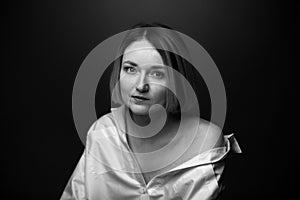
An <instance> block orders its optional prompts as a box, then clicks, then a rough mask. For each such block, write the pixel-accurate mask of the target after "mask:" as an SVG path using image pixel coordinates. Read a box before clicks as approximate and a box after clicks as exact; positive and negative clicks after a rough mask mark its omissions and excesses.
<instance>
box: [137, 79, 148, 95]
mask: <svg viewBox="0 0 300 200" xmlns="http://www.w3.org/2000/svg"><path fill="white" fill-rule="evenodd" d="M145 79H146V76H145V74H141V76H140V77H139V80H138V82H137V85H136V90H137V91H138V92H140V93H146V92H148V91H149V89H150V86H149V84H148V83H147V82H146V80H145Z"/></svg>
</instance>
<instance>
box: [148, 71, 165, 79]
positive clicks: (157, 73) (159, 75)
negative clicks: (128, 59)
mask: <svg viewBox="0 0 300 200" xmlns="http://www.w3.org/2000/svg"><path fill="white" fill-rule="evenodd" d="M151 76H153V77H155V78H163V77H164V73H162V72H153V73H151Z"/></svg>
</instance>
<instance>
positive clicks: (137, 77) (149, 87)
mask: <svg viewBox="0 0 300 200" xmlns="http://www.w3.org/2000/svg"><path fill="white" fill-rule="evenodd" d="M166 70H167V67H166V66H164V63H163V60H162V57H161V56H160V54H159V53H158V51H157V50H156V49H155V48H154V47H153V45H152V44H151V43H150V42H149V41H148V40H146V39H142V40H138V41H135V42H133V43H131V44H130V45H129V46H128V47H127V48H126V49H125V51H124V54H123V60H122V63H121V71H120V89H121V96H122V99H123V102H124V103H125V105H126V106H127V107H129V109H130V110H131V111H132V112H133V113H134V114H136V115H147V114H148V111H149V109H150V107H151V106H152V105H154V104H160V105H162V106H164V105H165V93H166V88H165V87H167V84H168V76H167V71H166ZM164 86H165V87H164Z"/></svg>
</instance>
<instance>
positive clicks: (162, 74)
mask: <svg viewBox="0 0 300 200" xmlns="http://www.w3.org/2000/svg"><path fill="white" fill-rule="evenodd" d="M131 69H133V70H135V71H134V72H130V71H129V70H131ZM123 70H124V71H125V72H126V73H128V74H133V73H135V72H136V69H135V67H132V66H123ZM151 74H159V75H158V76H155V75H153V76H154V77H155V78H158V79H161V78H164V73H163V72H159V71H155V72H153V73H151Z"/></svg>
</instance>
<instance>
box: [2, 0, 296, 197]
mask: <svg viewBox="0 0 300 200" xmlns="http://www.w3.org/2000/svg"><path fill="white" fill-rule="evenodd" d="M293 7H294V5H291V4H289V3H284V4H282V3H276V2H274V1H238V0H229V1H216V0H209V1H208V0H205V1H178V0H176V1H174V0H173V1H171V0H170V1H168V0H164V1H129V0H128V1H96V0H94V1H23V2H19V3H18V2H12V3H10V5H7V7H4V11H5V12H4V17H3V19H4V24H3V26H2V27H4V31H2V32H3V33H4V36H3V37H2V41H3V43H4V47H3V49H4V51H3V53H2V55H3V59H2V60H3V61H4V62H3V66H2V69H3V70H2V72H4V73H3V74H2V82H3V85H4V89H3V90H2V100H3V101H4V104H3V109H2V110H3V112H2V116H3V120H2V122H4V123H3V126H2V131H1V132H2V136H3V137H2V138H3V141H2V142H1V143H2V145H1V146H2V147H3V150H2V166H4V170H3V171H2V176H1V177H3V179H2V185H3V186H2V188H3V189H4V193H2V194H1V196H2V197H4V199H44V200H46V199H58V198H59V197H60V195H61V193H62V191H63V189H64V187H65V184H66V182H67V180H68V179H69V177H70V175H71V173H72V172H73V170H74V167H75V166H76V164H77V161H78V159H79V157H80V156H81V153H82V151H83V149H84V146H83V145H82V143H81V141H80V139H79V137H78V135H77V133H76V130H75V126H74V122H73V118H72V107H71V103H72V87H73V83H74V80H75V77H76V73H77V70H78V69H79V67H80V65H81V63H82V61H83V60H84V58H85V57H86V56H87V55H88V53H89V52H90V51H91V50H92V49H93V48H94V47H95V46H97V45H98V44H99V43H100V42H102V41H103V40H105V39H106V38H108V37H110V36H112V35H113V34H117V33H119V32H121V31H124V30H126V29H127V28H129V27H130V26H131V25H133V24H136V23H137V22H140V21H144V22H153V21H155V22H161V23H164V24H167V25H169V26H171V27H173V28H174V29H176V30H178V31H180V32H183V33H185V34H187V35H189V36H190V37H192V38H194V39H195V40H196V41H198V42H199V43H200V44H201V45H202V46H203V47H204V48H205V49H206V50H207V51H208V53H209V54H210V55H211V57H212V58H213V60H214V61H215V63H216V64H217V66H218V68H219V70H220V72H221V74H222V77H223V80H224V83H225V87H226V91H227V98H228V99H227V100H228V112H227V119H226V123H225V126H224V133H225V134H226V133H231V132H234V133H236V138H237V140H238V142H239V144H240V146H241V148H242V150H243V154H242V155H234V154H232V155H231V156H230V158H229V159H228V162H227V168H226V172H225V173H226V174H225V175H226V177H225V181H226V183H227V189H226V191H225V193H224V196H223V197H224V199H269V198H272V199H287V196H289V195H291V193H292V192H293V190H292V187H293V186H295V184H296V183H295V182H294V181H293V180H295V179H296V178H295V174H296V172H297V170H296V167H295V163H294V162H292V161H293V160H292V158H293V157H292V155H291V154H292V152H293V149H294V148H293V147H294V146H293V143H294V141H296V140H295V137H296V134H297V132H298V131H297V129H296V118H295V116H296V115H295V114H294V112H295V108H294V107H295V104H294V103H295V100H294V99H295V96H296V93H297V92H298V90H297V89H296V86H295V72H294V69H295V67H297V66H296V64H295V57H296V55H297V52H296V50H297V49H298V47H297V46H298V44H299V43H297V41H296V31H295V29H296V22H295V20H294V17H295V16H294V12H293V9H292V8H293ZM98 99H99V100H98ZM106 102H107V99H101V98H97V109H98V114H99V115H101V114H104V113H105V112H108V109H109V108H108V107H107V103H106ZM102 105H103V106H102Z"/></svg>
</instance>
